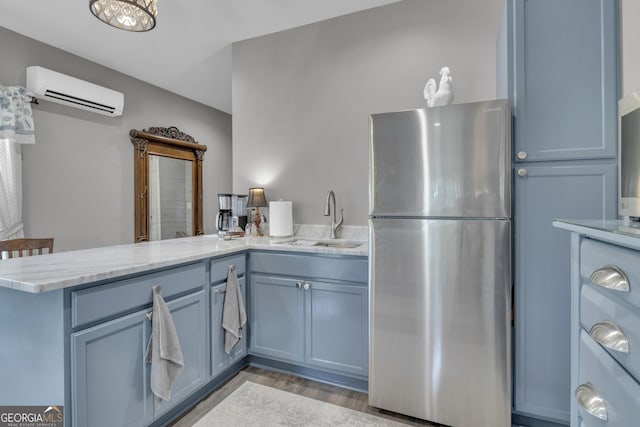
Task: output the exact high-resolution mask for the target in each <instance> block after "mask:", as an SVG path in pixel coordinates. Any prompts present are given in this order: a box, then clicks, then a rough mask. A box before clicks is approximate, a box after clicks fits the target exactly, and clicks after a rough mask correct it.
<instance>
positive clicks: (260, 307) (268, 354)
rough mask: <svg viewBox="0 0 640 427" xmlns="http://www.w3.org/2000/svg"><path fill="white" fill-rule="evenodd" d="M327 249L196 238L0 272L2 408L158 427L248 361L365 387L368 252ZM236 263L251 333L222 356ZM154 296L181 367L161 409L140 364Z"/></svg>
mask: <svg viewBox="0 0 640 427" xmlns="http://www.w3.org/2000/svg"><path fill="white" fill-rule="evenodd" d="M358 237H360V236H358ZM334 242H337V243H338V244H337V245H334V246H342V247H331V246H322V245H313V243H314V242H313V241H311V242H310V241H308V240H299V241H298V242H296V241H282V239H279V240H278V239H269V238H242V239H237V240H229V241H226V240H222V239H219V238H218V237H217V236H197V237H188V238H182V239H172V240H164V241H157V242H145V243H139V244H129V245H119V246H111V247H105V248H96V249H88V250H81V251H71V252H60V253H53V254H50V255H44V256H34V257H25V258H17V259H12V260H7V261H2V263H0V322H2V324H3V325H4V327H3V328H0V341H1V342H2V345H1V346H0V360H1V361H2V365H1V367H0V382H1V383H2V384H4V385H5V386H3V387H2V388H1V390H0V403H2V404H4V405H59V406H64V413H65V426H102V425H104V426H107V425H109V426H114V425H127V426H146V425H161V424H163V423H166V422H167V421H169V420H171V419H172V418H174V417H175V416H177V415H178V414H179V413H180V412H182V411H184V410H185V409H187V408H188V407H189V406H191V405H192V404H194V403H195V402H197V401H198V400H199V399H200V398H202V397H203V396H205V395H206V394H207V393H209V392H210V391H211V390H212V389H214V388H216V387H218V386H219V385H221V384H223V383H224V382H225V381H226V380H227V379H228V378H229V377H231V376H232V375H234V374H235V373H236V372H237V371H238V370H240V369H242V368H243V367H244V366H246V365H247V364H248V363H252V364H255V365H258V366H267V367H274V368H277V369H283V370H288V371H290V372H294V373H296V374H298V375H301V376H307V377H312V378H316V379H320V380H323V381H327V382H332V383H337V384H342V385H344V386H347V387H351V388H356V389H366V384H367V372H368V323H367V318H368V288H367V278H368V261H367V245H366V243H365V242H364V241H358V242H345V241H340V240H337V241H334ZM320 243H321V244H322V243H324V244H325V245H326V244H327V242H320ZM340 243H343V244H340ZM344 246H347V247H344ZM232 264H233V265H235V266H236V271H237V274H238V277H239V282H240V286H241V289H242V292H243V293H244V294H245V301H246V302H245V305H246V306H247V312H248V317H249V322H248V333H247V334H246V335H247V336H248V340H245V339H243V340H241V342H240V343H239V344H238V345H237V346H236V347H235V348H234V349H233V350H232V352H231V353H230V354H229V355H227V354H226V353H225V352H224V346H223V342H224V338H223V337H224V334H223V333H221V331H222V329H221V325H220V322H221V313H222V307H223V300H224V292H225V289H226V278H227V272H228V269H229V266H230V265H232ZM156 284H159V285H161V287H162V293H163V296H164V298H165V300H166V301H167V305H168V306H169V309H170V311H171V313H172V316H173V318H174V322H175V323H176V329H177V331H178V335H179V338H180V341H181V346H182V350H183V353H184V358H185V369H184V370H183V372H182V373H181V376H180V377H179V379H178V382H177V383H176V385H175V386H174V389H173V393H172V398H171V399H170V400H168V401H163V402H162V403H160V404H156V403H155V402H154V400H153V397H152V395H151V392H150V389H149V365H146V364H145V363H144V360H143V359H144V356H143V355H144V348H145V346H146V343H147V340H148V337H149V334H150V332H151V321H150V320H149V318H148V316H147V314H148V313H149V312H150V311H151V303H152V293H151V287H152V286H153V285H156ZM327 313H331V316H327ZM338 326H339V327H338ZM247 341H248V342H247ZM105 413H108V416H107V417H105Z"/></svg>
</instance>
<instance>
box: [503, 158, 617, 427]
mask: <svg viewBox="0 0 640 427" xmlns="http://www.w3.org/2000/svg"><path fill="white" fill-rule="evenodd" d="M514 182H515V187H514V194H515V211H514V219H513V222H514V280H515V289H514V297H515V347H514V348H515V355H514V364H515V366H514V368H515V369H514V393H515V396H514V407H515V410H516V411H517V412H520V413H523V414H526V415H530V416H533V417H544V418H548V419H551V420H555V421H559V422H561V423H567V422H568V421H569V407H570V398H571V393H570V372H571V356H570V343H571V341H570V311H571V298H570V294H571V292H570V285H571V269H570V266H571V259H570V253H571V250H570V236H569V233H567V232H565V231H562V230H558V229H556V228H554V227H553V225H552V222H553V220H554V219H557V218H590V219H614V218H615V215H616V164H615V161H614V160H610V161H602V162H598V163H596V162H556V165H553V166H549V165H536V164H528V165H525V164H520V165H518V166H517V168H516V176H515V178H514Z"/></svg>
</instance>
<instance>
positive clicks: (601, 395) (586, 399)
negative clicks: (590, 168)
mask: <svg viewBox="0 0 640 427" xmlns="http://www.w3.org/2000/svg"><path fill="white" fill-rule="evenodd" d="M554 225H555V226H556V227H559V228H563V229H565V230H569V231H572V232H573V233H572V234H571V267H572V269H571V322H570V329H571V388H570V395H571V398H572V400H571V403H572V405H571V426H572V427H581V426H605V425H606V426H611V427H613V426H615V427H623V426H624V427H626V426H632V425H633V426H635V425H638V419H639V417H640V352H638V345H640V238H638V236H639V234H640V226H639V225H638V224H635V225H634V224H629V223H625V222H623V221H574V220H570V221H557V222H554ZM558 234H565V235H567V233H564V232H562V231H558ZM601 417H606V421H605V420H603V419H602V418H601Z"/></svg>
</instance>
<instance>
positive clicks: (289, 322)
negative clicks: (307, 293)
mask: <svg viewBox="0 0 640 427" xmlns="http://www.w3.org/2000/svg"><path fill="white" fill-rule="evenodd" d="M250 283H251V286H250V288H251V290H250V301H251V303H250V304H251V310H250V313H251V315H250V319H251V327H250V335H251V345H250V348H251V352H252V353H254V354H259V355H262V356H266V357H272V358H276V359H280V360H285V361H290V362H304V293H303V292H302V289H301V286H300V281H299V280H296V279H290V278H282V277H274V276H265V275H261V274H251V276H250Z"/></svg>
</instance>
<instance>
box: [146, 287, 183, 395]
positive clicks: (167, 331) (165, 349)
mask: <svg viewBox="0 0 640 427" xmlns="http://www.w3.org/2000/svg"><path fill="white" fill-rule="evenodd" d="M145 360H146V361H147V363H151V391H152V392H153V394H154V395H155V396H156V398H158V399H163V400H169V399H170V398H171V387H173V384H174V383H175V382H176V379H177V378H178V374H179V373H180V371H182V368H184V358H183V356H182V349H181V348H180V341H179V340H178V334H177V333H176V326H175V325H174V323H173V318H172V317H171V312H170V311H169V307H167V304H166V303H165V302H164V299H163V298H162V290H161V289H160V286H159V285H156V286H154V287H153V312H152V318H151V337H150V338H149V344H148V345H147V354H146V357H145Z"/></svg>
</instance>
